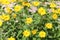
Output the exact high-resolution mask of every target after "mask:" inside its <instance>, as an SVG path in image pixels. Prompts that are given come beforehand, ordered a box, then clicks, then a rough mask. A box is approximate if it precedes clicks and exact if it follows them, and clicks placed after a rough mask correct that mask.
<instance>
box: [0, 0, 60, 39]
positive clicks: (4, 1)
mask: <svg viewBox="0 0 60 40" xmlns="http://www.w3.org/2000/svg"><path fill="white" fill-rule="evenodd" d="M17 2H19V3H21V4H19V3H17ZM12 3H16V4H15V5H14V6H13V7H10V6H8V5H9V4H12ZM40 3H41V2H39V1H33V2H31V3H30V2H26V1H24V0H18V1H17V0H0V4H1V5H5V8H2V9H3V10H4V9H5V10H4V12H3V13H2V14H1V15H0V26H2V25H3V22H6V21H9V20H10V19H11V17H13V18H16V17H17V14H16V13H19V12H20V11H21V10H22V9H23V8H25V7H27V9H29V8H30V7H31V6H34V7H37V11H36V12H37V13H38V14H39V16H45V15H47V14H48V13H47V10H46V9H45V8H44V7H40ZM56 6H57V5H56V4H55V3H54V2H51V3H50V4H49V7H50V8H51V9H52V14H51V18H52V19H53V20H57V19H58V15H59V14H60V8H58V9H55V8H56ZM24 12H25V11H24V10H23V12H22V14H23V13H24ZM11 15H12V16H11ZM28 16H29V15H28ZM33 21H34V19H33V17H26V18H25V22H24V23H25V24H28V25H29V24H32V23H33ZM44 27H45V28H46V29H52V28H53V23H52V22H47V23H45V24H44ZM37 32H38V30H37V29H34V30H32V31H29V30H24V31H23V33H22V34H23V36H24V37H29V36H30V35H31V34H33V35H35V34H36V33H37ZM38 35H39V37H41V38H45V37H46V36H47V32H45V31H44V30H42V31H40V32H38ZM8 40H16V39H15V38H14V37H10V38H8Z"/></svg>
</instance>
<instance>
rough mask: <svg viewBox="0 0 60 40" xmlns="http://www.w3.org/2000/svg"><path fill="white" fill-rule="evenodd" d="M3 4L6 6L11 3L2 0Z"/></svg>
mask: <svg viewBox="0 0 60 40" xmlns="http://www.w3.org/2000/svg"><path fill="white" fill-rule="evenodd" d="M1 3H2V4H4V5H8V4H10V2H9V1H8V0H2V1H1Z"/></svg>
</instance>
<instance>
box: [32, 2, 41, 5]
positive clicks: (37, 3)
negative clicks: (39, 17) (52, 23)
mask: <svg viewBox="0 0 60 40" xmlns="http://www.w3.org/2000/svg"><path fill="white" fill-rule="evenodd" d="M32 4H33V5H34V6H39V4H40V2H38V1H34V2H32Z"/></svg>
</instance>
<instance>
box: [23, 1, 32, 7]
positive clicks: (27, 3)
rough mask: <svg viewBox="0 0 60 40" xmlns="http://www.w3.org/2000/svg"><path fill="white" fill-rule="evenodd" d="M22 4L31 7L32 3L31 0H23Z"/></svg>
mask: <svg viewBox="0 0 60 40" xmlns="http://www.w3.org/2000/svg"><path fill="white" fill-rule="evenodd" d="M22 5H23V6H27V7H30V6H31V4H30V3H29V2H22Z"/></svg>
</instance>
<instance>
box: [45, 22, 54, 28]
mask: <svg viewBox="0 0 60 40" xmlns="http://www.w3.org/2000/svg"><path fill="white" fill-rule="evenodd" d="M45 27H46V28H48V29H51V28H53V26H52V23H46V24H45Z"/></svg>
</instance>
